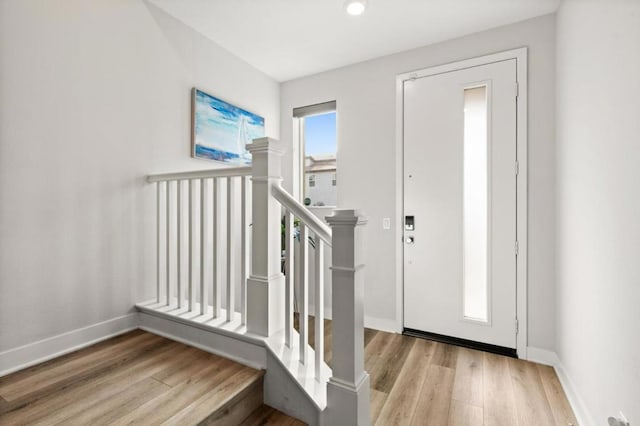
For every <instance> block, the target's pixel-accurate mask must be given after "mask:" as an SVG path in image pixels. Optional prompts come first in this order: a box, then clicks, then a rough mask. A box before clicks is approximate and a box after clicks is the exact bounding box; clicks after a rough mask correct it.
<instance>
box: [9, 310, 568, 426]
mask: <svg viewBox="0 0 640 426" xmlns="http://www.w3.org/2000/svg"><path fill="white" fill-rule="evenodd" d="M325 324H326V327H325V333H326V334H327V336H326V337H325V359H326V360H327V362H328V363H329V364H331V338H330V337H331V322H330V321H326V323H325ZM309 325H310V327H309V328H310V341H311V343H313V342H314V336H313V318H310V319H309ZM364 340H365V367H366V369H367V371H368V372H369V374H370V378H371V420H372V423H373V424H376V425H385V426H386V425H430V426H438V425H474V426H476V425H486V426H494V425H495V426H498V425H505V426H513V425H521V426H528V425H536V426H545V425H550V426H551V425H556V426H560V425H562V426H567V425H577V422H576V419H575V417H574V415H573V412H572V411H571V407H570V406H569V403H568V401H567V398H566V396H565V395H564V392H563V390H562V386H561V385H560V382H559V380H558V378H557V376H556V374H555V372H554V370H553V369H552V368H551V367H547V366H543V365H538V364H534V363H531V362H527V361H522V360H516V359H512V358H507V357H503V356H500V355H494V354H489V353H484V352H479V351H474V350H471V349H466V348H461V347H457V346H451V345H447V344H443V343H437V342H432V341H428V340H423V339H418V338H414V337H408V336H402V335H398V334H390V333H385V332H382V331H376V330H370V329H366V330H365V336H364ZM262 374H263V373H262V372H260V371H256V370H253V369H250V368H248V367H245V366H242V365H240V364H237V363H235V362H232V361H230V360H228V359H225V358H221V357H218V356H215V355H212V354H209V353H206V352H204V351H201V350H198V349H195V348H192V347H189V346H186V345H183V344H180V343H177V342H173V341H171V340H168V339H165V338H162V337H159V336H156V335H153V334H150V333H146V332H143V331H140V330H136V331H133V332H130V333H127V334H124V335H121V336H118V337H115V338H113V339H109V340H106V341H104V342H101V343H98V344H96V345H93V346H90V347H88V348H85V349H82V350H79V351H77V352H73V353H71V354H68V355H65V356H62V357H59V358H56V359H54V360H51V361H48V362H45V363H42V364H39V365H36V366H33V367H31V368H28V369H25V370H22V371H19V372H17V373H14V374H11V375H9V376H5V377H2V378H0V424H2V425H5V424H7V425H14V424H45V425H54V424H64V425H81V424H82V425H87V424H91V425H101V424H130V423H143V424H160V423H164V424H176V425H183V424H198V423H201V424H229V425H233V424H244V425H252V426H255V425H296V426H297V425H301V424H303V423H301V422H300V421H298V420H296V419H293V418H291V417H288V416H286V415H285V414H283V413H281V412H279V411H277V410H274V409H273V408H270V407H267V406H264V405H262ZM248 413H251V414H250V415H248Z"/></svg>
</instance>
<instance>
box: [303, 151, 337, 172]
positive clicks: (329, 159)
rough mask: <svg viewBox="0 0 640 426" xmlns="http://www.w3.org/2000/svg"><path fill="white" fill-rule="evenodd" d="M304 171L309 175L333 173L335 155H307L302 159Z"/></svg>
mask: <svg viewBox="0 0 640 426" xmlns="http://www.w3.org/2000/svg"><path fill="white" fill-rule="evenodd" d="M304 171H305V172H307V173H309V172H311V173H319V172H335V171H336V156H335V155H309V156H307V157H305V159H304Z"/></svg>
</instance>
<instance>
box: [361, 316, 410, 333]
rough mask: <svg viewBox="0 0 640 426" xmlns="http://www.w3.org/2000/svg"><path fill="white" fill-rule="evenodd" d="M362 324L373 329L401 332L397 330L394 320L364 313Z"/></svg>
mask: <svg viewBox="0 0 640 426" xmlns="http://www.w3.org/2000/svg"><path fill="white" fill-rule="evenodd" d="M364 326H365V327H367V328H373V329H374V330H380V331H386V332H387V333H400V332H402V330H398V324H397V323H396V321H395V320H389V319H385V318H376V317H372V316H369V315H365V317H364Z"/></svg>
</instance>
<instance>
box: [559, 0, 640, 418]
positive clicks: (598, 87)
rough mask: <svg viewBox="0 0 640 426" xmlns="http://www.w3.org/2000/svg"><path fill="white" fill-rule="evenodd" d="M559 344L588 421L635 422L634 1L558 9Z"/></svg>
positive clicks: (638, 365)
mask: <svg viewBox="0 0 640 426" xmlns="http://www.w3.org/2000/svg"><path fill="white" fill-rule="evenodd" d="M557 19H558V50H557V70H558V71H557V72H558V74H557V76H558V85H557V86H558V93H557V94H558V137H557V140H558V155H557V164H558V190H557V196H558V201H557V207H558V222H557V232H558V248H557V252H558V260H557V266H558V269H557V282H558V302H557V307H558V314H557V320H558V329H557V339H556V341H557V352H558V355H559V357H560V360H561V362H562V364H563V365H564V368H565V370H566V371H567V373H568V375H569V376H570V377H571V378H572V380H573V381H574V383H575V388H576V390H577V393H578V394H579V395H580V396H581V397H582V399H583V403H584V405H585V406H586V407H587V410H589V411H590V415H591V416H592V418H593V421H594V424H598V425H602V424H606V419H607V417H608V416H615V415H617V414H618V412H619V411H620V410H622V411H623V412H624V413H625V414H626V416H627V418H628V420H629V421H630V422H631V424H632V425H636V424H640V309H639V302H640V262H639V261H638V259H639V254H640V190H639V188H638V184H639V183H640V2H639V1H637V0H589V1H584V0H566V1H565V2H564V3H563V5H562V6H561V8H560V10H559V12H558V18H557Z"/></svg>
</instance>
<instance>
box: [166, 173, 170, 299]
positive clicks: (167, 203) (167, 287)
mask: <svg viewBox="0 0 640 426" xmlns="http://www.w3.org/2000/svg"><path fill="white" fill-rule="evenodd" d="M166 186H167V188H166V190H167V191H166V208H167V210H166V215H167V216H166V217H165V222H166V226H167V246H166V249H167V264H166V265H165V266H166V268H167V269H166V273H167V276H166V281H167V282H166V297H167V306H169V304H170V303H171V181H167V184H166Z"/></svg>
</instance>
